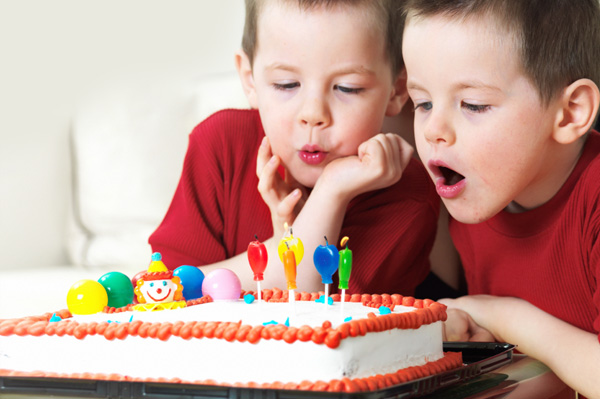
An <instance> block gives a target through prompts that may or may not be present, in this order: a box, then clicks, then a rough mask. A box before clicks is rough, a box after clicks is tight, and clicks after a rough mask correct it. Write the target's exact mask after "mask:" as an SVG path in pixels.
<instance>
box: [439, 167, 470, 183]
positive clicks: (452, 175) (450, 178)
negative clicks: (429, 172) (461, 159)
mask: <svg viewBox="0 0 600 399" xmlns="http://www.w3.org/2000/svg"><path fill="white" fill-rule="evenodd" d="M440 172H441V173H442V176H444V180H445V184H446V185H448V186H453V185H455V184H456V183H458V182H459V181H461V180H463V179H464V178H465V177H464V176H463V175H461V174H460V173H458V172H455V171H453V170H452V169H450V168H446V167H445V166H440Z"/></svg>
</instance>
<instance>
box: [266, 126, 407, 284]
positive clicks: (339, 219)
mask: <svg viewBox="0 0 600 399" xmlns="http://www.w3.org/2000/svg"><path fill="white" fill-rule="evenodd" d="M267 144H268V143H267ZM262 150H264V148H263V147H261V150H259V156H258V162H257V169H258V170H257V172H258V174H259V176H260V180H261V181H260V183H259V189H260V192H261V195H262V196H263V199H265V202H267V205H269V208H270V209H271V214H272V218H273V228H274V231H275V232H280V233H281V232H282V229H281V227H280V226H282V225H283V222H284V221H287V222H288V223H290V224H291V223H293V231H294V236H297V237H300V238H301V239H302V241H303V243H304V247H305V256H308V257H309V258H310V257H312V254H313V252H314V250H315V248H316V247H317V246H319V245H323V244H325V238H324V237H325V236H326V237H327V239H328V241H329V243H330V244H334V245H336V244H338V240H339V238H340V237H339V235H340V230H341V227H342V223H343V221H344V217H345V214H346V209H347V206H348V204H349V202H350V201H351V200H352V199H353V198H355V197H356V196H357V195H359V194H362V193H365V192H368V191H373V190H377V189H381V188H385V187H388V186H390V185H392V184H394V183H396V182H398V180H400V178H401V177H402V172H403V170H404V169H405V168H406V166H407V165H408V163H409V162H410V159H411V156H412V152H413V149H412V147H411V146H410V145H408V144H407V143H406V142H405V141H404V140H403V139H402V138H400V137H399V136H398V135H396V134H391V133H390V134H379V135H377V136H375V137H373V138H372V139H370V140H367V141H366V142H364V143H362V144H361V145H360V147H359V149H358V155H355V156H348V157H344V158H340V159H336V160H335V161H333V162H331V163H330V164H329V165H327V167H326V168H325V170H324V172H323V174H322V175H321V176H320V177H319V179H318V181H317V183H316V185H315V187H314V188H313V190H312V192H311V193H310V195H309V196H308V198H306V202H305V203H304V205H303V206H302V205H300V206H296V205H297V203H298V200H299V198H298V197H295V198H292V196H293V192H294V190H293V186H291V185H289V184H287V185H286V184H283V183H282V181H281V178H280V177H279V176H278V174H277V173H276V166H277V163H274V164H269V162H268V161H267V160H266V159H271V158H270V150H269V151H266V150H265V151H264V152H262V160H261V151H262ZM262 165H264V166H263V168H262V170H261V166H262ZM265 169H267V172H265ZM265 181H267V182H268V183H269V184H263V183H264V182H265ZM282 187H285V188H283V189H282ZM276 234H277V233H276ZM274 237H277V240H278V239H279V237H280V236H277V235H275V236H274ZM273 244H275V245H276V243H275V242H273ZM307 261H308V262H312V259H308V260H307ZM312 270H314V269H312ZM298 285H299V286H300V285H301V286H302V287H306V288H305V289H311V290H320V289H322V288H323V286H322V285H321V283H320V277H319V276H318V274H317V273H316V272H313V273H300V272H299V273H298Z"/></svg>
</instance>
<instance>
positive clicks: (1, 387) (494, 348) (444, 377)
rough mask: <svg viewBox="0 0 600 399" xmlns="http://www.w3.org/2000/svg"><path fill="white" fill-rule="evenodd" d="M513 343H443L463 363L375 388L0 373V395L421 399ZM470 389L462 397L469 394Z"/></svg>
mask: <svg viewBox="0 0 600 399" xmlns="http://www.w3.org/2000/svg"><path fill="white" fill-rule="evenodd" d="M514 348H515V346H514V345H511V344H507V343H477V342H446V343H444V351H445V352H448V351H450V352H462V356H463V366H462V367H460V368H458V369H454V370H451V371H447V372H444V373H439V374H435V375H432V376H428V377H424V378H420V379H417V380H412V381H409V382H406V383H403V384H399V385H394V386H391V387H388V388H385V389H380V390H376V391H367V392H358V393H343V392H319V391H299V390H286V389H257V388H239V387H227V386H211V385H190V384H174V383H157V382H133V381H107V380H84V379H68V378H64V379H63V378H46V377H0V396H3V397H4V395H6V394H15V395H14V397H15V399H16V398H18V397H19V396H21V395H39V397H43V396H54V397H70V398H73V397H75V398H77V397H85V398H111V399H112V398H147V399H209V398H210V399H212V398H228V399H245V398H248V399H292V398H306V399H315V398H340V399H388V398H416V397H424V396H425V395H429V394H432V393H434V392H435V391H438V390H440V389H444V388H448V387H452V386H454V385H456V384H458V383H463V382H466V381H469V380H472V379H474V378H475V377H478V376H482V375H484V374H486V373H489V372H490V371H493V370H496V369H498V368H500V367H502V366H504V365H507V364H509V363H510V362H511V361H512V357H513V350H514ZM502 376H503V375H502V374H499V375H498V376H497V377H494V378H488V379H484V381H482V383H481V384H479V386H480V387H481V386H482V385H483V387H484V388H485V386H486V384H487V385H490V384H497V383H498V382H500V381H501V380H502V378H503V377H502ZM473 393H474V392H472V389H471V390H468V392H467V391H465V395H464V396H454V397H457V398H458V397H466V396H470V395H472V394H473ZM459 395H460V393H459Z"/></svg>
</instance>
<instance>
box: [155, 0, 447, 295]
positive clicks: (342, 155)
mask: <svg viewBox="0 0 600 399" xmlns="http://www.w3.org/2000/svg"><path fill="white" fill-rule="evenodd" d="M246 4H247V13H248V17H247V19H246V29H245V36H244V40H243V43H244V44H243V47H244V51H240V52H238V53H237V54H236V66H237V68H238V72H239V75H240V79H241V81H242V85H243V87H244V90H245V92H246V95H247V97H248V100H249V102H250V105H251V107H252V108H253V110H224V111H221V112H218V113H216V114H214V115H213V116H211V117H209V118H208V119H207V120H205V121H204V122H203V123H201V124H200V125H198V127H197V128H196V129H195V130H194V132H193V133H192V134H191V136H190V145H189V149H188V154H187V156H186V161H185V164H184V170H183V173H182V177H181V181H180V184H179V187H178V189H177V192H176V193H175V196H174V199H173V202H172V204H171V207H170V209H169V211H168V212H167V215H166V217H165V219H164V221H163V222H162V224H161V226H159V228H158V229H157V231H156V232H155V233H154V234H153V235H152V236H151V238H150V243H151V245H152V247H153V250H154V251H159V252H161V253H162V254H163V259H164V262H165V264H167V266H169V267H177V266H179V265H181V264H192V265H197V266H201V268H202V270H203V271H204V272H205V273H208V272H210V271H211V270H213V269H215V268H218V267H227V268H230V269H232V270H234V271H235V272H236V273H237V274H238V276H239V277H240V279H241V280H242V283H243V285H244V288H245V289H254V288H255V285H254V283H253V280H252V278H253V276H252V271H251V269H250V267H249V265H248V260H247V255H246V249H247V247H248V243H249V242H250V241H253V240H254V235H255V234H256V235H257V236H258V238H259V239H260V240H261V241H265V244H266V245H267V248H268V250H269V265H268V266H267V270H266V272H265V274H264V276H265V281H264V282H263V286H264V287H280V288H282V287H285V286H286V281H285V275H284V270H283V267H282V265H281V262H280V260H279V257H278V255H277V244H278V242H279V240H280V239H281V238H282V236H283V235H284V234H285V233H286V232H284V231H283V230H284V228H283V226H284V222H287V223H288V224H290V225H293V234H294V236H295V237H298V238H300V239H301V240H302V241H303V242H304V247H305V256H304V260H303V261H302V263H301V264H300V265H299V266H298V274H297V279H298V281H297V285H298V290H299V291H313V292H314V291H318V290H321V289H322V287H323V285H322V284H321V278H320V276H319V275H318V273H317V271H316V269H315V268H314V267H313V264H312V254H313V253H314V250H315V248H316V247H317V246H319V245H323V244H325V240H324V236H326V237H327V239H328V240H329V242H330V243H338V242H339V239H340V238H341V237H343V236H348V237H350V242H349V246H350V248H351V249H352V250H353V252H354V255H355V262H354V264H353V267H352V276H351V279H350V288H349V290H348V292H352V293H377V292H379V293H385V292H387V293H393V292H400V293H402V294H405V295H411V294H413V292H414V289H415V287H416V286H417V285H418V284H419V283H420V282H421V281H423V279H424V278H425V276H426V275H427V273H428V270H429V252H430V249H431V247H432V243H433V240H434V237H435V232H436V221H437V216H438V212H439V198H437V196H436V195H435V190H434V188H433V185H432V184H431V181H429V179H428V178H427V173H426V172H425V170H424V168H423V166H422V164H420V163H419V162H418V161H417V160H415V159H413V158H411V154H412V148H411V147H410V146H409V145H407V143H406V142H404V141H403V140H402V139H401V138H400V137H399V136H398V135H396V134H389V133H388V134H382V133H380V132H381V129H382V124H383V120H384V117H385V116H393V115H396V114H398V112H400V110H401V109H402V107H403V106H404V104H405V102H406V101H407V99H408V95H407V93H406V86H405V75H404V74H403V71H404V70H403V64H402V58H401V49H400V46H399V42H400V30H401V23H402V18H401V14H400V10H399V9H398V7H399V4H398V2H397V1H396V0H378V1H372V0H346V1H330V0H321V1H306V0H269V1H247V3H246ZM281 172H282V173H281ZM257 186H258V190H257Z"/></svg>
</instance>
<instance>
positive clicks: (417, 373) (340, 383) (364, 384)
mask: <svg viewBox="0 0 600 399" xmlns="http://www.w3.org/2000/svg"><path fill="white" fill-rule="evenodd" d="M461 366H462V353H460V352H445V353H444V357H442V358H441V359H439V360H436V361H433V362H428V363H426V364H424V365H422V366H413V367H407V368H405V369H400V370H398V371H396V372H394V373H388V374H378V375H375V376H371V377H365V378H342V379H341V380H331V381H329V382H326V381H302V382H300V383H297V382H287V383H283V382H280V381H275V382H271V383H264V384H258V383H256V382H248V383H235V384H222V383H218V382H217V381H215V380H210V379H209V380H197V381H185V380H181V379H179V378H147V379H146V378H131V377H128V376H123V375H120V374H94V373H72V374H68V373H66V374H61V373H51V372H44V371H32V372H23V371H14V370H6V369H0V376H3V377H46V378H77V379H90V380H108V381H132V382H159V383H169V384H199V385H218V386H234V387H239V388H263V389H264V388H269V389H295V390H302V391H327V392H347V393H352V392H361V391H375V390H378V389H384V388H388V387H391V386H393V385H398V384H402V383H405V382H408V381H412V380H416V379H418V378H423V377H428V376H431V375H434V374H438V373H443V372H445V371H450V370H453V369H456V368H458V367H461Z"/></svg>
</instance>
